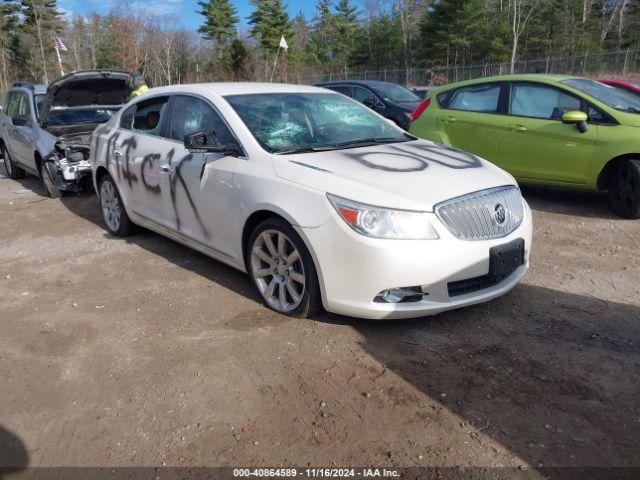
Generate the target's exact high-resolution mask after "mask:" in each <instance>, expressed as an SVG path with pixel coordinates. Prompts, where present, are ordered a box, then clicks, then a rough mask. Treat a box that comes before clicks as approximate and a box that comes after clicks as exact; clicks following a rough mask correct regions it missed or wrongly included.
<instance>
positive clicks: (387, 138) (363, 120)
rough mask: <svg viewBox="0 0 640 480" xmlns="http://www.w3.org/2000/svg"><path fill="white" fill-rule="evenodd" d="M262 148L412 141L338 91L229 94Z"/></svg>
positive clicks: (291, 150)
mask: <svg viewBox="0 0 640 480" xmlns="http://www.w3.org/2000/svg"><path fill="white" fill-rule="evenodd" d="M225 99H226V100H227V102H229V104H230V105H231V106H232V107H233V109H234V110H235V111H236V112H237V113H238V115H239V116H240V118H241V119H242V121H243V122H244V123H245V125H246V126H247V128H249V130H251V133H252V134H253V136H254V137H255V138H256V140H258V142H259V143H260V144H261V145H262V147H263V148H264V149H265V150H267V151H269V152H272V153H298V152H299V151H313V150H337V149H340V148H351V147H355V146H363V145H365V144H369V145H370V144H375V143H382V142H384V143H392V142H404V141H408V140H411V139H413V137H411V136H409V135H408V134H405V133H404V132H403V131H402V130H400V129H399V128H397V127H395V126H392V125H391V124H390V123H389V122H387V121H386V120H384V119H382V118H380V117H379V116H378V115H376V114H375V113H373V112H372V111H371V110H369V109H368V108H366V107H364V106H362V105H361V104H360V103H358V102H356V101H354V100H351V99H350V98H347V97H345V96H343V95H339V94H337V93H264V94H263V93H260V94H251V95H230V96H227V97H225Z"/></svg>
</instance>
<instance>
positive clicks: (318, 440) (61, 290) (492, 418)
mask: <svg viewBox="0 0 640 480" xmlns="http://www.w3.org/2000/svg"><path fill="white" fill-rule="evenodd" d="M3 173H4V170H2V169H0V174H3ZM524 193H525V196H526V198H527V200H528V201H529V202H530V204H531V206H532V208H533V210H534V222H535V234H534V252H533V256H532V268H531V271H530V273H529V274H528V275H527V276H526V277H525V279H524V281H523V282H522V284H521V285H519V286H518V287H517V288H516V289H514V290H513V291H512V292H511V293H509V294H508V295H506V296H504V297H502V298H500V299H498V300H495V301H493V302H491V303H488V304H483V305H479V306H474V307H470V308H466V309H463V310H459V311H454V312H448V313H445V314H441V315H439V316H436V317H431V318H423V319H417V320H411V321H393V322H371V321H363V320H357V319H349V318H345V317H339V316H336V315H332V314H322V315H320V316H318V317H317V318H315V319H314V320H311V321H303V320H296V319H290V318H286V317H282V316H279V315H277V314H275V313H273V312H271V311H270V310H267V309H266V308H265V307H263V306H262V305H261V304H260V302H259V301H258V300H257V298H256V297H255V296H254V294H253V292H252V290H251V289H250V287H249V283H248V280H247V278H246V277H245V276H244V275H243V274H241V273H239V272H236V271H235V270H232V269H231V268H229V267H226V266H224V265H222V264H220V263H218V262H216V261H214V260H211V259H209V258H207V257H205V256H203V255H200V254H198V253H196V252H194V251H191V250H190V249H188V248H186V247H183V246H181V245H179V244H177V243H174V242H172V241H170V240H167V239H165V238H163V237H161V236H159V235H156V234H153V233H150V232H146V231H143V232H141V233H139V234H137V235H135V236H133V237H130V238H127V239H118V238H114V237H112V236H110V235H108V234H107V233H106V231H105V230H104V228H103V227H102V225H101V218H100V213H99V210H98V204H97V200H96V199H95V197H94V196H93V195H83V196H74V197H64V198H62V199H60V200H51V199H48V198H46V197H45V196H44V190H43V188H42V187H41V185H40V183H39V182H38V180H37V179H36V178H34V177H28V178H26V179H24V180H21V181H19V182H15V181H11V180H9V179H7V178H6V177H4V176H2V177H1V178H0V215H1V220H0V245H1V247H0V292H1V298H2V301H1V303H0V322H1V323H0V332H1V333H0V372H2V380H3V381H2V382H0V466H2V465H5V466H6V465H11V466H13V467H16V468H20V467H24V466H30V467H43V466H46V467H49V466H82V467H90V466H109V467H111V466H161V465H167V466H181V467H185V466H188V467H193V466H285V465H286V466H298V467H303V466H307V465H310V466H323V467H324V466H389V467H400V466H402V467H408V466H432V467H449V466H455V467H460V466H462V467H465V468H466V467H479V466H481V467H491V466H508V467H520V468H523V467H525V468H526V467H532V471H533V472H536V471H538V470H539V469H540V468H541V467H543V466H544V467H557V466H636V467H640V441H639V439H638V438H639V437H638V431H639V429H640V401H639V400H638V398H639V393H640V387H639V385H640V333H639V331H640V327H639V321H640V281H639V272H640V261H639V260H638V244H639V242H640V222H638V221H624V220H620V219H617V218H615V217H613V216H612V215H611V214H610V213H609V212H608V210H607V209H606V207H604V206H603V199H602V198H601V197H600V196H598V195H594V194H585V193H576V192H562V191H552V190H547V189H539V188H526V189H524ZM460 468H461V467H460ZM0 477H2V475H1V473H0Z"/></svg>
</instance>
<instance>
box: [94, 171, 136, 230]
mask: <svg viewBox="0 0 640 480" xmlns="http://www.w3.org/2000/svg"><path fill="white" fill-rule="evenodd" d="M98 192H99V193H98V196H99V197H100V209H101V210H102V219H103V220H104V223H105V225H106V226H107V230H109V232H111V233H112V234H113V235H115V236H116V237H126V236H128V235H131V234H132V233H133V232H134V230H135V225H134V224H133V222H132V221H131V219H130V218H129V215H127V211H126V210H125V208H124V204H123V203H122V198H121V197H120V192H119V191H118V187H117V186H116V182H114V181H113V178H111V175H109V174H105V175H104V176H103V177H102V178H101V179H100V185H99V186H98Z"/></svg>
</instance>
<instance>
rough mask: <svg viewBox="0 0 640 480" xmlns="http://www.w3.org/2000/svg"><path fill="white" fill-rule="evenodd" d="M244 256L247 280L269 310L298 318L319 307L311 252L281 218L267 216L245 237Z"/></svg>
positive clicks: (318, 291)
mask: <svg viewBox="0 0 640 480" xmlns="http://www.w3.org/2000/svg"><path fill="white" fill-rule="evenodd" d="M246 258H247V267H248V270H249V275H250V277H251V283H252V284H253V286H254V287H255V289H256V290H257V292H258V294H259V295H260V297H262V299H263V300H264V302H265V304H266V305H267V306H268V307H269V308H270V309H272V310H274V311H276V312H278V313H281V314H283V315H287V316H290V317H298V318H309V317H312V316H313V315H315V314H316V313H318V312H320V311H321V310H322V298H321V295H320V287H319V284H318V275H317V272H316V269H315V265H314V264H313V260H312V258H311V254H310V253H309V251H308V250H307V247H306V245H305V244H304V242H303V241H302V239H301V238H300V236H299V235H298V234H297V233H296V231H295V230H294V229H293V228H292V227H291V226H290V225H289V224H288V223H286V222H285V221H284V220H282V219H280V218H270V219H268V220H265V221H263V222H262V223H260V224H259V225H258V226H257V227H256V228H255V229H254V230H253V232H252V234H251V237H250V238H249V242H248V246H247V252H246Z"/></svg>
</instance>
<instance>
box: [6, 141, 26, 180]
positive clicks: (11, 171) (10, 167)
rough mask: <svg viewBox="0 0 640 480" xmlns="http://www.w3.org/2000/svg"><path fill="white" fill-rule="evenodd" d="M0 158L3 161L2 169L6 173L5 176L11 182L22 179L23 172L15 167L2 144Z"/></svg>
mask: <svg viewBox="0 0 640 480" xmlns="http://www.w3.org/2000/svg"><path fill="white" fill-rule="evenodd" d="M2 158H3V159H4V169H5V170H6V171H7V176H8V177H9V178H10V179H11V180H19V179H21V178H24V176H25V171H24V170H23V169H22V168H20V167H18V166H17V165H16V163H15V162H14V161H13V159H12V158H11V155H9V150H7V147H6V146H4V144H3V145H2Z"/></svg>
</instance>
